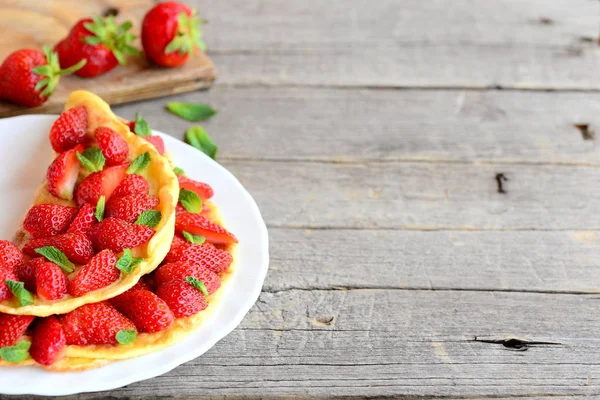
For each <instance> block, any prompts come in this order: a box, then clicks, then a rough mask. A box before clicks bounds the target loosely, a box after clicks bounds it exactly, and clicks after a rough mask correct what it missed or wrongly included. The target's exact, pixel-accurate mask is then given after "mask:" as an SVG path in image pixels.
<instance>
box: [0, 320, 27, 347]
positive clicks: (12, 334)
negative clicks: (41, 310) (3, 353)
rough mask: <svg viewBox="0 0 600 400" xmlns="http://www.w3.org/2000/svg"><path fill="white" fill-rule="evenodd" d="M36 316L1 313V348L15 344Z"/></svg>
mask: <svg viewBox="0 0 600 400" xmlns="http://www.w3.org/2000/svg"><path fill="white" fill-rule="evenodd" d="M34 318H35V317H34V316H32V315H10V314H3V313H0V349H1V348H2V347H6V346H14V345H15V344H16V343H17V340H19V338H20V337H21V336H23V334H24V333H25V331H26V330H27V328H28V327H29V325H31V323H32V322H33V319H34Z"/></svg>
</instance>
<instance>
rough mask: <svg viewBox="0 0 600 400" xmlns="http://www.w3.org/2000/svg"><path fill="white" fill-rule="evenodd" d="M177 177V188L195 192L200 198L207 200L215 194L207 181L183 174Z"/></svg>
mask: <svg viewBox="0 0 600 400" xmlns="http://www.w3.org/2000/svg"><path fill="white" fill-rule="evenodd" d="M177 179H178V180H179V188H181V189H187V190H190V191H192V192H194V193H196V194H197V195H198V197H200V198H201V199H202V200H208V199H210V198H211V197H213V195H214V194H215V191H214V190H213V188H212V187H211V186H210V185H209V184H208V183H204V182H198V181H195V180H193V179H191V178H188V177H187V176H184V175H177Z"/></svg>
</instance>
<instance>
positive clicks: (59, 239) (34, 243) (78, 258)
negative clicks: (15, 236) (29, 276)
mask: <svg viewBox="0 0 600 400" xmlns="http://www.w3.org/2000/svg"><path fill="white" fill-rule="evenodd" d="M45 246H54V247H56V248H57V249H59V250H60V251H62V252H63V253H65V255H66V256H67V258H68V259H69V260H71V261H72V262H74V263H77V264H86V263H87V262H88V261H90V260H91V258H92V257H93V256H94V249H93V248H92V242H91V241H90V239H89V238H88V237H87V236H86V235H84V234H81V233H70V232H67V233H63V234H61V235H57V236H52V237H48V238H38V239H31V240H30V241H29V242H27V243H25V246H23V253H25V254H29V255H30V256H38V254H37V253H36V252H35V249H39V248H40V247H45Z"/></svg>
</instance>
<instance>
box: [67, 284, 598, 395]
mask: <svg viewBox="0 0 600 400" xmlns="http://www.w3.org/2000/svg"><path fill="white" fill-rule="evenodd" d="M597 301H598V300H597V299H595V298H593V297H588V296H573V295H549V294H515V293H510V294H508V293H497V292H496V293H485V292H436V291H402V290H349V291H296V290H292V291H285V292H279V293H263V294H262V295H261V298H260V300H259V302H258V303H257V305H256V306H255V307H254V308H253V310H252V311H251V312H250V314H249V315H248V316H247V318H246V320H245V321H244V323H243V324H242V326H241V327H240V328H239V329H238V330H236V331H235V332H234V333H232V334H231V335H230V336H228V337H227V338H225V339H224V340H222V341H221V342H220V343H219V344H217V345H216V346H215V347H214V348H213V349H212V350H211V351H209V352H208V353H207V354H206V355H205V356H203V357H201V358H198V359H196V360H194V361H192V362H189V363H187V364H185V365H183V366H181V367H179V368H177V369H176V370H174V371H173V372H171V373H169V374H166V375H164V376H162V377H158V378H156V379H153V380H149V381H145V382H140V383H136V384H133V385H130V386H129V387H127V388H125V389H123V390H120V391H116V392H112V393H111V396H113V397H114V398H127V397H132V396H135V397H143V398H146V397H150V398H154V397H157V398H158V397H168V396H172V395H173V393H177V396H178V397H180V398H211V397H219V396H225V395H232V396H235V397H240V398H243V397H255V396H260V397H263V398H265V397H266V398H270V397H275V396H283V395H303V396H315V397H331V396H351V397H357V396H385V395H387V396H395V397H396V398H398V397H399V396H402V395H407V396H409V395H419V394H421V395H422V394H423V393H427V394H428V395H430V396H466V395H470V396H481V397H486V396H490V397H491V396H498V397H502V396H509V395H510V396H524V397H526V396H531V397H544V396H551V395H567V394H569V395H575V396H582V395H589V396H593V395H599V394H600V388H599V387H598V385H597V383H596V382H597V380H598V379H599V378H600V363H598V360H597V357H596V355H597V353H598V350H600V349H599V347H598V346H599V342H598V340H597V331H598V329H599V328H600V319H598V318H595V317H594V315H596V314H597V313H596V310H597ZM474 315H476V316H477V318H473V316H474ZM329 320H331V322H328V323H325V322H323V321H329ZM507 336H508V337H513V336H514V337H521V338H528V339H531V340H536V341H551V342H557V343H560V344H555V345H531V347H530V348H529V349H528V350H527V351H511V349H510V348H507V347H504V346H503V345H502V344H492V343H484V342H480V341H476V340H475V337H483V338H485V339H489V338H499V339H502V338H505V337H507ZM192 382H193V384H192ZM102 396H104V394H87V395H81V396H78V397H77V398H79V399H90V398H100V397H102Z"/></svg>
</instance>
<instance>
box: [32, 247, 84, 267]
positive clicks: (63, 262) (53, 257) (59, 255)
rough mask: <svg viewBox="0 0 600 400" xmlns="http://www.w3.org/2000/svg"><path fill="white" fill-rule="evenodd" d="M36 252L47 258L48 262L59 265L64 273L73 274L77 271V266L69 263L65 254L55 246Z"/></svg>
mask: <svg viewBox="0 0 600 400" xmlns="http://www.w3.org/2000/svg"><path fill="white" fill-rule="evenodd" d="M35 252H36V253H38V254H39V255H42V256H44V257H46V259H47V260H48V261H51V262H53V263H54V264H56V265H58V266H59V267H61V268H62V269H63V271H65V272H67V273H70V272H73V271H74V270H75V265H73V263H72V262H71V261H69V259H68V258H67V256H66V255H65V253H63V252H62V251H60V250H59V249H57V248H56V247H54V246H45V247H39V248H37V249H35Z"/></svg>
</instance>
